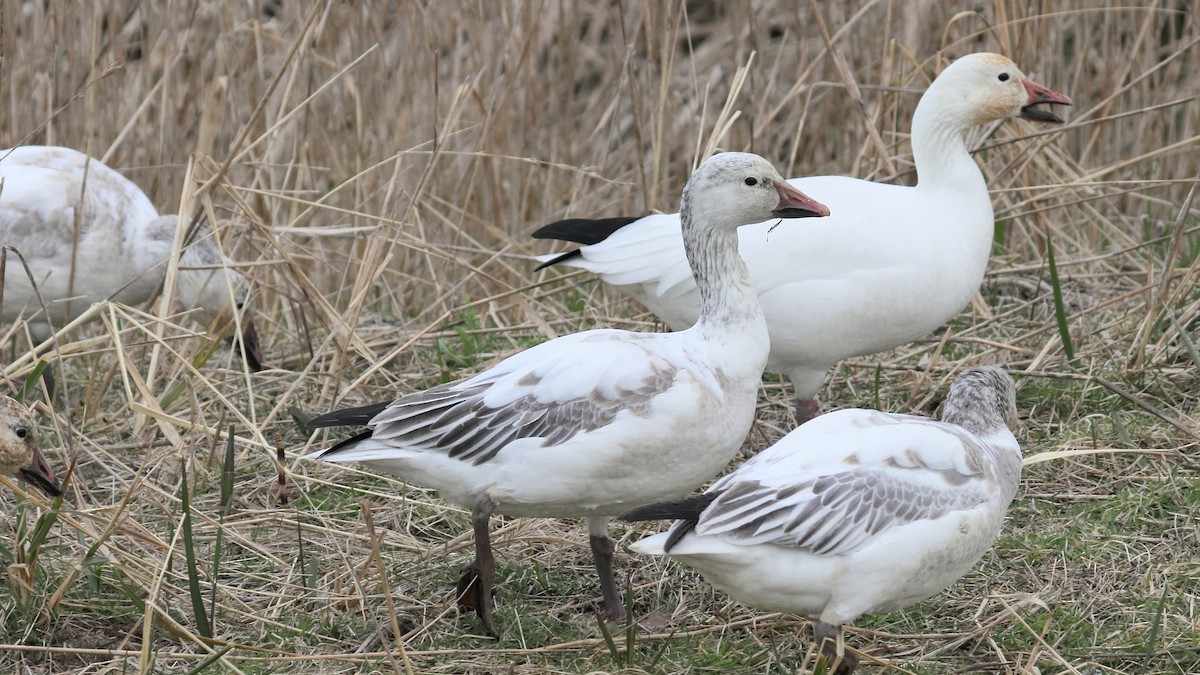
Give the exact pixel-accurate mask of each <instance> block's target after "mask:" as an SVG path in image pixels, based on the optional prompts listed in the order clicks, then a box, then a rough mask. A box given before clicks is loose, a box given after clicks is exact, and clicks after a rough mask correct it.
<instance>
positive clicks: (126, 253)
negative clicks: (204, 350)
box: [0, 145, 262, 370]
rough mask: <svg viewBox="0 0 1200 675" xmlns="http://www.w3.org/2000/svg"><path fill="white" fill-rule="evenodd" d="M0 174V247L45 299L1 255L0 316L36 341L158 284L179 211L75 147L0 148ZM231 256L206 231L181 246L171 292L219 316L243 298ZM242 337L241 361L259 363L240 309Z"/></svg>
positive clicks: (207, 317) (139, 298)
mask: <svg viewBox="0 0 1200 675" xmlns="http://www.w3.org/2000/svg"><path fill="white" fill-rule="evenodd" d="M0 181H2V184H3V189H2V190H0V246H11V247H13V248H15V249H17V250H18V251H20V253H21V255H22V256H23V257H24V258H25V262H26V263H27V264H28V265H29V270H30V272H32V274H33V279H34V281H35V282H36V283H37V289H38V292H39V293H40V294H41V297H42V299H43V300H45V302H46V308H45V311H43V309H42V306H41V304H40V302H39V300H38V297H37V295H36V294H35V293H34V290H33V286H31V285H30V282H29V276H28V275H27V274H26V273H25V269H24V268H23V267H22V266H21V264H20V263H19V262H16V261H15V260H14V259H13V258H11V257H10V258H9V260H8V264H7V265H6V266H5V271H4V306H3V318H4V321H6V322H11V321H14V320H16V319H17V318H19V317H24V318H25V319H26V320H27V321H28V322H29V328H30V332H31V333H32V335H33V337H34V339H36V340H38V341H42V340H45V339H46V338H48V337H49V336H50V335H51V334H52V333H53V332H54V331H55V330H57V329H58V328H61V327H62V326H64V325H65V324H66V323H67V322H69V321H71V320H72V319H74V318H76V317H78V316H79V315H80V314H83V312H84V311H85V310H87V309H88V307H90V306H91V305H92V304H93V303H95V302H99V301H100V300H105V299H113V300H118V301H120V302H124V303H127V304H140V303H142V302H145V301H147V300H149V299H150V298H151V297H153V296H154V294H156V293H158V291H159V290H160V289H161V288H162V283H163V278H164V277H165V275H166V272H167V260H168V258H169V257H170V255H171V248H172V244H173V242H174V239H175V230H176V225H177V224H178V216H160V215H158V211H157V210H156V209H155V208H154V205H153V204H151V203H150V199H149V198H148V197H146V194H145V193H144V192H142V191H141V189H139V188H138V186H136V185H134V184H133V183H132V182H130V181H129V179H127V178H125V177H124V176H122V175H121V174H119V173H117V172H116V171H114V170H112V169H111V168H109V167H108V166H105V165H104V164H103V163H102V162H100V160H97V159H93V158H91V157H88V156H87V155H85V154H84V153H82V152H79V151H77V150H72V149H70V148H60V147H53V146H34V145H28V146H21V147H18V148H11V149H8V150H0ZM77 226H78V228H79V230H78V232H76V227H77ZM233 264H234V263H233V262H232V261H230V260H229V259H227V258H225V257H224V256H222V255H221V252H220V251H219V250H218V249H217V246H216V244H214V243H213V241H212V238H211V234H210V233H209V232H208V231H207V230H201V231H200V232H199V233H198V235H197V237H196V239H195V241H194V242H192V244H191V245H190V246H188V247H187V248H185V249H184V251H183V256H182V257H181V259H180V269H179V274H178V276H177V278H176V290H177V294H178V297H179V301H180V303H181V304H183V305H184V306H185V307H186V308H188V309H196V310H198V311H197V315H198V319H199V320H200V321H201V322H203V323H206V324H209V323H213V321H214V320H215V319H218V318H225V319H226V320H227V319H228V318H229V316H230V315H231V313H232V312H233V310H234V306H235V305H237V306H240V305H241V304H242V300H243V296H244V294H245V292H246V288H245V287H246V283H245V278H244V277H243V276H242V275H241V274H240V273H239V272H237V271H236V270H234V269H231V267H230V266H231V265H233ZM230 289H233V292H234V293H235V294H236V295H235V296H231V295H230ZM47 312H48V313H47ZM222 323H227V321H223V322H222ZM241 339H242V344H243V345H244V346H245V349H246V360H247V363H248V365H249V366H250V367H251V369H253V370H259V369H260V368H261V361H262V354H261V352H260V348H259V344H258V333H257V332H256V330H255V328H254V324H253V323H252V322H251V321H250V317H248V316H246V317H243V318H242V335H241Z"/></svg>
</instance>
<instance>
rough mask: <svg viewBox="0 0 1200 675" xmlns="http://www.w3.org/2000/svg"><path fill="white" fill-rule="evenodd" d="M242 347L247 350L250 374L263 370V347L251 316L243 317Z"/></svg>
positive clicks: (247, 363) (240, 337)
mask: <svg viewBox="0 0 1200 675" xmlns="http://www.w3.org/2000/svg"><path fill="white" fill-rule="evenodd" d="M239 339H240V340H241V342H242V347H243V348H245V350H246V365H247V366H249V367H250V372H254V373H257V372H258V371H260V370H262V369H263V364H262V346H261V345H260V344H259V343H258V329H256V328H255V327H254V321H253V320H252V319H251V318H250V317H249V316H243V317H242V334H241V335H240V336H239Z"/></svg>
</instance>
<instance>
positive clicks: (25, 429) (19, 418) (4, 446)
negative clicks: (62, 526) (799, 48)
mask: <svg viewBox="0 0 1200 675" xmlns="http://www.w3.org/2000/svg"><path fill="white" fill-rule="evenodd" d="M0 476H11V477H13V478H18V479H20V480H23V481H26V482H28V483H29V484H31V485H33V486H35V487H37V488H38V489H39V490H41V491H42V492H45V493H46V494H47V495H49V496H51V497H57V496H58V495H60V494H62V488H61V487H60V486H59V484H58V479H57V478H55V477H54V471H53V470H52V469H51V468H50V463H49V462H47V461H46V456H45V455H43V454H42V451H41V450H39V449H38V443H37V425H35V424H34V423H33V417H32V416H30V414H29V410H28V409H27V408H26V407H25V406H23V405H21V404H20V403H18V402H16V401H15V400H13V399H12V398H10V397H8V396H3V395H0Z"/></svg>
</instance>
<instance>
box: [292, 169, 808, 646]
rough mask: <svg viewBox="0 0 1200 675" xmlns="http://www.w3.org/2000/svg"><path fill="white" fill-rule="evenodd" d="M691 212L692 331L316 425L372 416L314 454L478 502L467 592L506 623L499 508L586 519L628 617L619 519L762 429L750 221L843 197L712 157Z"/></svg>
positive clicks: (542, 363) (522, 358)
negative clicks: (496, 524) (498, 576)
mask: <svg viewBox="0 0 1200 675" xmlns="http://www.w3.org/2000/svg"><path fill="white" fill-rule="evenodd" d="M681 210H682V211H683V221H684V225H683V237H684V240H685V242H686V244H685V245H686V246H687V248H688V253H689V256H690V257H691V259H692V264H693V268H694V269H695V271H696V274H697V277H698V279H699V285H700V288H701V291H700V293H701V295H702V296H703V298H704V308H703V310H702V311H701V318H700V320H699V321H698V322H697V323H696V325H695V326H694V327H692V328H691V329H688V330H685V331H681V332H678V333H665V334H664V333H631V332H627V331H621V330H593V331H588V332H585V333H579V334H575V335H567V336H564V337H560V338H557V339H555V340H551V341H549V342H546V343H543V344H540V345H538V346H536V347H533V348H531V349H528V350H526V351H524V352H521V353H519V354H517V355H515V356H512V357H510V358H508V359H506V360H504V361H502V362H500V363H499V364H497V365H496V366H494V367H492V368H491V369H489V370H487V371H484V372H482V373H480V374H478V375H476V376H474V377H470V378H467V379H464V380H460V381H458V382H453V383H449V384H446V385H442V386H438V387H435V388H433V389H430V390H427V391H424V392H419V393H415V394H411V395H408V396H405V397H402V398H399V399H397V400H395V401H393V402H391V403H388V404H380V405H376V406H367V407H365V408H359V409H352V410H348V411H339V412H334V413H329V414H328V415H325V416H322V417H320V418H317V419H316V420H313V421H312V422H311V423H310V426H333V425H349V424H367V423H369V426H370V427H371V431H369V432H366V433H364V434H361V435H360V436H357V437H355V438H353V439H350V440H349V441H347V442H344V443H343V444H341V445H339V446H336V447H334V448H333V449H331V450H329V451H326V452H323V453H316V454H314V455H311V456H312V457H320V458H322V459H326V460H330V461H338V462H364V463H366V464H368V465H370V466H372V467H375V468H378V469H381V470H384V471H389V472H392V473H395V474H397V475H399V476H402V477H403V478H404V479H405V480H407V481H409V482H412V483H416V484H419V485H424V486H427V487H432V488H435V489H437V490H438V491H439V492H440V493H441V496H442V497H443V498H444V499H447V500H449V501H451V502H454V503H457V504H460V505H462V506H464V507H466V508H470V509H472V520H473V523H474V526H475V538H476V562H475V563H474V564H473V565H472V567H471V568H470V569H469V570H468V572H467V574H466V575H464V578H463V582H462V584H461V586H460V590H462V591H466V590H472V592H471V593H469V594H467V595H468V600H469V601H470V603H471V604H472V606H474V607H475V609H476V610H477V611H478V612H479V615H480V617H481V619H482V620H483V623H484V625H485V627H486V628H488V630H490V631H492V632H495V628H494V625H493V623H492V619H491V592H490V586H491V574H492V566H493V563H492V560H491V549H490V544H489V543H488V536H489V535H488V519H489V517H490V515H491V514H492V513H493V512H496V513H502V514H507V515H511V516H541V517H584V518H587V519H588V526H589V531H590V534H591V544H592V551H593V554H594V555H595V558H596V564H597V569H598V571H599V574H600V578H601V586H602V589H603V591H604V600H605V613H606V615H607V616H609V617H610V618H615V617H616V616H619V615H621V614H622V613H623V612H622V607H621V600H620V597H619V594H618V593H617V590H616V585H615V582H614V581H613V578H612V568H611V553H612V541H611V540H610V539H608V537H607V524H608V520H609V518H610V517H611V516H615V515H617V514H618V513H621V512H622V511H624V510H626V509H628V508H631V507H633V506H636V505H640V504H645V503H648V502H651V501H657V500H660V499H663V498H665V497H668V496H672V495H683V494H686V493H687V492H688V491H690V490H692V489H694V488H695V487H696V486H698V485H700V484H702V483H703V482H704V481H705V480H708V479H709V478H711V477H712V476H713V475H715V474H716V473H718V472H719V471H720V470H721V469H722V468H723V467H724V466H725V465H726V464H727V463H728V462H729V461H730V460H731V459H732V458H733V456H734V454H735V453H736V451H737V450H738V448H739V447H740V446H741V444H742V441H743V440H744V438H745V435H746V432H747V430H748V429H749V427H750V423H751V421H752V419H753V416H754V407H755V401H756V395H757V390H758V384H759V381H760V379H761V376H762V370H763V365H764V364H765V362H766V357H767V350H768V343H767V333H766V326H765V324H764V322H763V317H762V312H761V310H760V309H759V307H758V303H757V301H756V300H755V296H754V292H753V289H752V288H750V286H749V284H748V282H747V281H746V272H745V266H744V265H743V264H742V262H741V260H740V259H739V258H738V255H737V246H736V244H737V239H736V228H737V227H738V226H740V225H742V224H744V223H749V222H755V221H758V220H761V219H763V218H766V217H769V216H771V215H772V214H774V215H775V216H776V217H784V218H792V217H803V216H813V215H825V214H827V213H828V211H827V210H826V209H825V207H823V206H821V205H820V204H817V203H815V202H813V201H812V200H810V199H808V198H807V197H805V196H804V195H803V194H801V193H800V192H799V191H797V190H795V189H794V188H791V187H789V186H788V185H787V184H786V183H784V182H783V179H782V178H780V177H779V175H778V173H776V171H775V169H774V168H773V167H772V166H771V165H770V164H769V163H768V162H767V161H766V160H763V159H762V158H761V157H758V156H756V155H748V154H744V153H725V154H720V155H716V156H714V157H713V158H711V159H709V160H708V161H707V162H706V163H704V164H703V165H702V166H701V167H700V168H699V169H697V171H696V173H695V175H694V176H692V178H691V180H689V181H688V185H687V187H686V188H685V190H684V196H683V201H682V207H681ZM790 227H803V225H792V226H790ZM476 579H478V583H476Z"/></svg>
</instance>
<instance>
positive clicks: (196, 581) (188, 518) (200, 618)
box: [179, 466, 213, 638]
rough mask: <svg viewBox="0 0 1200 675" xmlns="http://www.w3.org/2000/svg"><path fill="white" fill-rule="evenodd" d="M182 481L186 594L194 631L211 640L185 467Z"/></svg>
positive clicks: (180, 496)
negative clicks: (194, 626)
mask: <svg viewBox="0 0 1200 675" xmlns="http://www.w3.org/2000/svg"><path fill="white" fill-rule="evenodd" d="M180 472H181V474H182V477H183V480H182V481H181V482H180V486H181V487H180V492H179V501H180V503H181V504H182V505H183V522H182V527H183V555H184V558H186V562H187V572H188V593H189V595H191V598H192V612H193V613H194V614H195V619H196V630H197V631H199V633H200V635H202V636H204V637H206V638H211V637H212V636H213V631H212V626H211V625H210V624H209V623H208V612H206V611H205V609H204V594H203V592H202V591H201V589H200V571H199V570H198V569H197V568H196V541H195V539H194V538H193V536H192V504H191V500H190V499H189V498H188V476H187V467H186V466H184V467H183V468H182V469H181V470H180Z"/></svg>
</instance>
